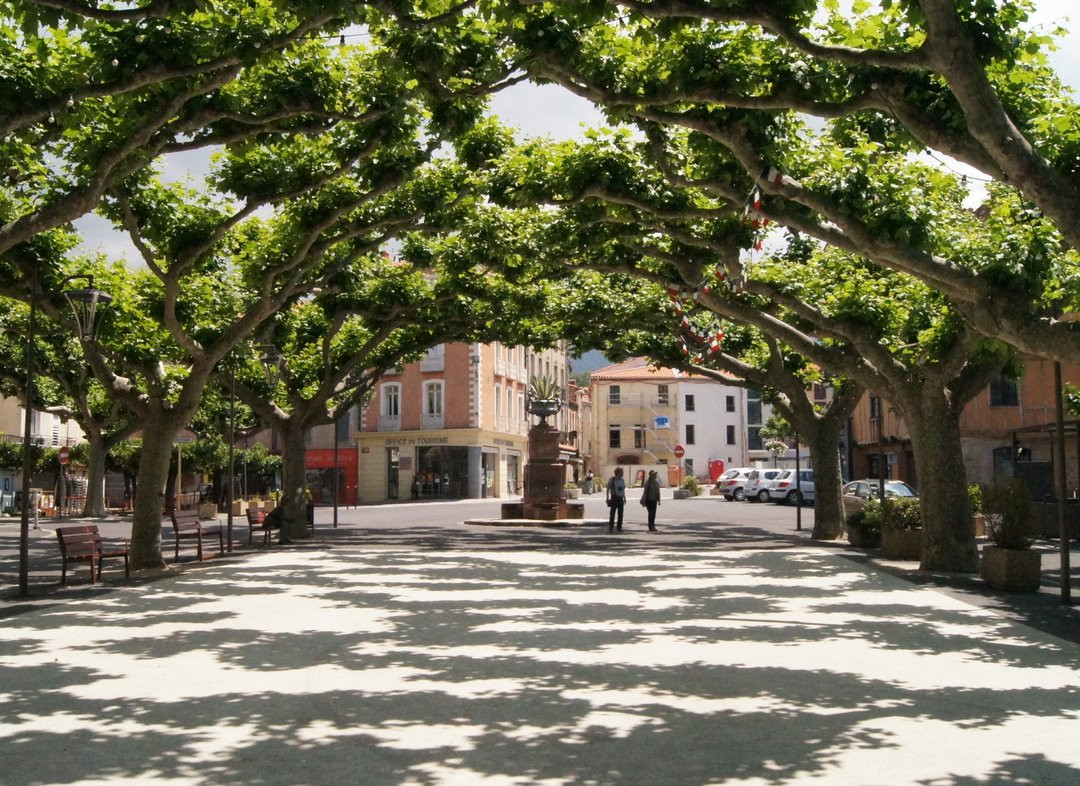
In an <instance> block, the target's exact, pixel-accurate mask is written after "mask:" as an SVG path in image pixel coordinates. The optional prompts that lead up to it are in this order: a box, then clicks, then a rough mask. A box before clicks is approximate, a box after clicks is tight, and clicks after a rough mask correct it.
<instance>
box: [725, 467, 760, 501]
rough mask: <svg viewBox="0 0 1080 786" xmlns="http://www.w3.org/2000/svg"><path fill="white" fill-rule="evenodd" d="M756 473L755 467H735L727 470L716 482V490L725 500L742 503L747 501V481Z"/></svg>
mask: <svg viewBox="0 0 1080 786" xmlns="http://www.w3.org/2000/svg"><path fill="white" fill-rule="evenodd" d="M754 471H755V470H754V468H753V467H735V468H733V469H729V470H726V471H725V472H724V474H723V475H721V476H720V479H719V480H717V481H716V488H717V490H719V492H720V493H721V494H723V495H724V499H726V500H732V499H735V500H739V501H740V502H741V501H742V500H744V499H746V480H747V478H748V477H749V476H750V473H751V472H754Z"/></svg>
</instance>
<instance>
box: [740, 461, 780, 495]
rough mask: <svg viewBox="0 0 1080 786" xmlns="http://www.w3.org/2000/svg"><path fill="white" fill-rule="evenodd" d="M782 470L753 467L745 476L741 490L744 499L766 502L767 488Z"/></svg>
mask: <svg viewBox="0 0 1080 786" xmlns="http://www.w3.org/2000/svg"><path fill="white" fill-rule="evenodd" d="M783 471H784V470H782V469H755V470H754V471H753V472H751V473H750V474H749V475H747V476H746V486H744V487H743V491H744V493H745V494H746V499H747V500H749V501H750V502H768V501H769V488H770V487H771V486H772V484H773V481H775V480H776V479H777V478H778V477H780V474H781V473H782V472H783Z"/></svg>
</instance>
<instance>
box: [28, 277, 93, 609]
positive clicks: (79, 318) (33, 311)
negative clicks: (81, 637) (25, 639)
mask: <svg viewBox="0 0 1080 786" xmlns="http://www.w3.org/2000/svg"><path fill="white" fill-rule="evenodd" d="M76 280H83V281H85V282H86V284H87V286H86V288H84V289H73V290H69V291H67V292H64V298H65V299H66V300H67V302H68V304H69V305H70V306H71V310H72V312H74V315H75V323H76V324H77V326H78V328H79V339H80V340H81V341H83V342H88V341H95V340H96V339H97V331H98V328H99V327H100V325H101V323H100V321H99V320H98V316H99V315H100V314H101V312H102V311H104V309H105V307H106V306H108V305H109V303H111V302H112V295H110V294H108V293H107V292H102V291H101V290H100V289H94V277H93V276H81V275H79V276H68V277H67V278H65V279H64V280H63V281H61V282H60V287H59V288H60V289H63V287H64V286H65V285H66V284H69V283H71V282H72V281H76ZM37 284H38V282H37V277H36V275H35V276H34V277H33V278H32V279H31V283H30V323H29V325H28V326H27V331H26V335H27V340H26V396H25V399H24V401H23V407H24V409H25V420H24V423H23V467H22V511H21V513H22V518H21V521H20V525H19V595H20V596H21V597H26V596H27V595H28V594H29V592H30V504H31V499H30V474H31V472H32V471H33V468H34V467H33V464H34V462H33V460H32V459H31V456H30V441H31V440H30V430H31V427H32V426H33V390H34V332H35V328H36V324H35V322H36V318H37V296H38V291H37Z"/></svg>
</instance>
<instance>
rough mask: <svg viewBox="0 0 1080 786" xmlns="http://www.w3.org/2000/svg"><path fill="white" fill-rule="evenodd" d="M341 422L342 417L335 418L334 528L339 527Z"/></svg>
mask: <svg viewBox="0 0 1080 786" xmlns="http://www.w3.org/2000/svg"><path fill="white" fill-rule="evenodd" d="M340 423H341V418H340V417H338V418H336V419H335V420H334V529H337V522H338V517H337V509H338V484H339V477H340V475H341V470H340V469H338V425H340Z"/></svg>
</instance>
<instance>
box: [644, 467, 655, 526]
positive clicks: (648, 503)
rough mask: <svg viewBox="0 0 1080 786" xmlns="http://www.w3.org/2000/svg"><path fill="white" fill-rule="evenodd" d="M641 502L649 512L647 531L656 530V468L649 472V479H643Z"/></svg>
mask: <svg viewBox="0 0 1080 786" xmlns="http://www.w3.org/2000/svg"><path fill="white" fill-rule="evenodd" d="M641 504H642V505H644V506H645V510H647V511H648V512H649V532H656V508H657V507H658V506H659V505H660V479H659V478H658V477H656V470H652V471H651V472H649V479H648V480H646V481H645V489H644V490H643V491H642V492H641Z"/></svg>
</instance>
